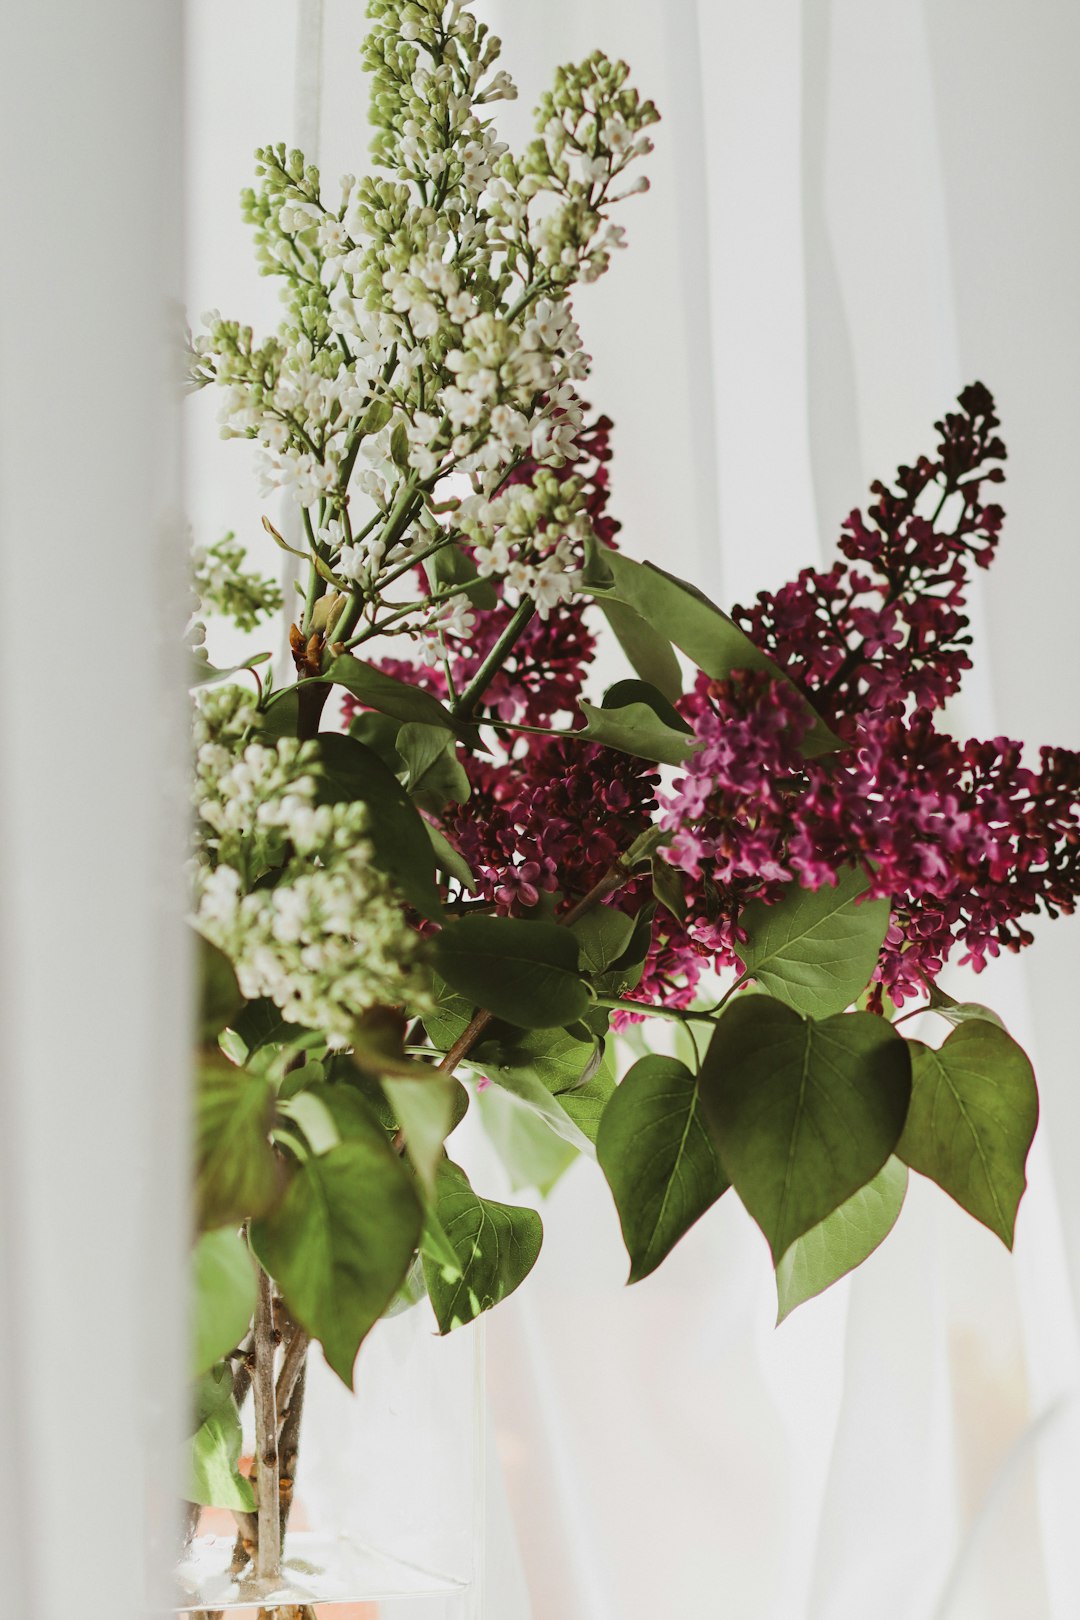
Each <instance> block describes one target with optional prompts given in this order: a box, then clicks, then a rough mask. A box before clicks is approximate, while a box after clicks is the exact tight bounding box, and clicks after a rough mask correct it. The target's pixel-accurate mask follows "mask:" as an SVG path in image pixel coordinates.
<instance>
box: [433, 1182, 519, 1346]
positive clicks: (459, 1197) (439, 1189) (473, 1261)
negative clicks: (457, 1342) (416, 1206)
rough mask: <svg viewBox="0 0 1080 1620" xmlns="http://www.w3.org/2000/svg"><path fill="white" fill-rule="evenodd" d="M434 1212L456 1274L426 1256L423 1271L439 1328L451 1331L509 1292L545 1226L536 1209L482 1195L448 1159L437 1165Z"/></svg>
mask: <svg viewBox="0 0 1080 1620" xmlns="http://www.w3.org/2000/svg"><path fill="white" fill-rule="evenodd" d="M435 1213H436V1215H437V1216H438V1219H439V1223H440V1225H441V1226H442V1229H443V1231H444V1232H445V1233H446V1235H447V1237H448V1238H449V1239H450V1242H451V1244H452V1246H453V1249H454V1253H455V1254H456V1255H457V1257H458V1263H459V1266H460V1275H458V1276H450V1275H447V1274H445V1273H444V1271H443V1270H442V1268H441V1267H440V1266H439V1265H438V1264H437V1263H435V1262H432V1261H431V1260H430V1259H429V1258H428V1256H427V1255H425V1256H424V1276H425V1277H426V1279H427V1285H428V1294H429V1295H430V1297H431V1303H432V1305H433V1307H434V1309H435V1317H436V1320H437V1322H438V1324H439V1332H440V1333H450V1332H451V1331H452V1330H453V1329H454V1328H456V1327H461V1326H463V1325H464V1323H466V1322H471V1321H472V1320H473V1319H474V1317H477V1316H479V1315H480V1313H481V1311H488V1310H490V1309H491V1307H492V1306H493V1305H497V1304H498V1303H499V1301H500V1300H503V1299H505V1298H506V1296H507V1295H508V1294H512V1293H513V1291H514V1289H515V1288H517V1286H518V1284H519V1283H521V1282H523V1281H524V1279H525V1278H526V1277H527V1276H528V1274H529V1272H530V1271H531V1270H532V1268H533V1266H534V1265H535V1264H536V1257H537V1255H538V1254H539V1253H540V1245H541V1243H542V1242H543V1236H544V1231H543V1226H542V1225H541V1221H540V1217H539V1215H538V1214H537V1213H536V1211H535V1210H534V1209H521V1208H519V1207H518V1206H517V1205H516V1204H497V1203H494V1202H493V1201H492V1200H491V1199H489V1198H480V1197H479V1196H478V1195H477V1194H476V1193H475V1192H473V1189H472V1187H471V1186H470V1185H469V1179H468V1177H467V1176H466V1174H465V1172H464V1170H462V1169H460V1168H459V1167H458V1166H457V1165H456V1164H453V1163H452V1162H451V1161H450V1160H449V1159H448V1160H446V1161H445V1162H444V1163H443V1165H442V1166H441V1167H440V1169H439V1175H438V1180H437V1183H436V1200H435Z"/></svg>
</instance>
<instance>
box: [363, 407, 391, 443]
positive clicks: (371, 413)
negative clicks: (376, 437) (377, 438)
mask: <svg viewBox="0 0 1080 1620" xmlns="http://www.w3.org/2000/svg"><path fill="white" fill-rule="evenodd" d="M393 414H394V407H393V406H392V405H391V403H390V401H389V400H388V399H373V400H372V402H371V404H370V405H369V406H368V408H367V410H366V411H365V412H364V414H363V416H362V417H361V418H360V423H359V427H360V436H361V438H365V439H366V438H367V437H368V435H369V434H371V433H381V432H382V430H383V428H384V427H385V426H386V424H387V422H389V420H390V418H391V417H392V416H393Z"/></svg>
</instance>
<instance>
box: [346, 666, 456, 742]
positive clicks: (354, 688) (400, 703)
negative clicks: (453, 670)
mask: <svg viewBox="0 0 1080 1620" xmlns="http://www.w3.org/2000/svg"><path fill="white" fill-rule="evenodd" d="M322 679H323V680H328V681H333V682H334V684H335V685H337V686H344V687H345V689H346V690H347V691H349V692H351V693H352V695H353V697H355V698H359V700H360V702H361V703H363V704H364V705H365V706H366V707H367V708H369V709H378V711H379V712H380V714H389V715H391V716H392V717H393V718H394V719H395V720H405V721H408V720H417V721H419V722H420V723H421V724H422V725H428V726H442V727H443V729H444V730H446V731H457V730H459V729H460V728H459V727H458V725H457V722H456V721H455V720H454V718H453V716H452V715H451V713H450V711H449V709H446V708H444V707H443V705H442V704H441V703H440V702H439V700H438V698H437V697H432V695H431V693H430V692H425V691H424V690H423V689H422V688H421V687H419V686H410V685H409V684H408V682H407V681H399V680H397V679H395V677H394V676H393V675H384V674H383V672H382V670H381V669H376V668H375V667H374V665H373V664H365V663H364V661H363V659H362V658H354V657H353V655H352V654H351V653H343V654H342V656H341V657H340V658H335V660H334V662H333V663H332V664H331V665H330V668H329V669H328V670H327V671H326V674H325V675H324V676H323V677H322Z"/></svg>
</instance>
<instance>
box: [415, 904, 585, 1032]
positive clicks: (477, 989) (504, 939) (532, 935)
mask: <svg viewBox="0 0 1080 1620" xmlns="http://www.w3.org/2000/svg"><path fill="white" fill-rule="evenodd" d="M434 960H435V965H436V967H437V968H438V971H439V973H440V974H441V976H442V977H443V978H444V979H445V980H446V982H447V984H449V985H450V986H451V988H452V989H455V990H457V991H458V992H459V993H460V994H461V995H463V996H467V997H469V998H471V999H472V1001H473V1003H474V1005H475V1006H478V1007H486V1008H487V1010H488V1011H489V1012H491V1013H494V1015H495V1017H496V1018H505V1019H507V1020H508V1022H510V1023H511V1024H518V1025H520V1026H521V1028H523V1029H549V1028H554V1026H555V1025H556V1024H571V1023H573V1022H574V1021H575V1020H576V1019H578V1018H581V1017H582V1016H583V1015H584V1013H585V1012H586V1010H587V1009H588V1006H589V998H588V995H587V994H586V991H585V986H584V985H583V984H582V982H581V980H580V978H579V977H578V974H577V962H578V947H577V941H576V939H575V938H574V936H573V934H572V933H571V932H570V930H569V929H568V928H560V927H559V926H558V924H557V923H549V922H527V921H525V920H524V919H523V918H520V917H460V918H458V919H457V920H456V921H454V922H450V923H447V924H446V926H445V927H444V928H443V929H442V931H441V932H440V933H439V934H438V936H437V937H436V939H435V944H434Z"/></svg>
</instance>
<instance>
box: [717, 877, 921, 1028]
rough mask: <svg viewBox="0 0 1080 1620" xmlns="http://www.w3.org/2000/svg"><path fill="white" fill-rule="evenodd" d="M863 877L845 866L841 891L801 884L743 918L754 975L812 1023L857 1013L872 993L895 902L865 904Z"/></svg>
mask: <svg viewBox="0 0 1080 1620" xmlns="http://www.w3.org/2000/svg"><path fill="white" fill-rule="evenodd" d="M868 887H869V885H868V883H867V881H866V878H865V876H864V874H863V873H862V872H857V871H855V870H854V869H853V868H850V867H847V868H845V869H844V870H843V871H842V872H841V873H840V875H839V878H838V880H837V884H836V887H835V888H834V889H830V888H821V889H801V888H797V887H796V886H795V885H794V884H792V885H790V887H789V888H788V889H786V890H785V892H784V896H783V899H781V900H779V901H777V903H776V905H774V906H766V905H764V904H763V903H762V902H761V901H760V900H752V901H751V902H750V904H749V905H748V906H747V907H746V909H745V911H744V912H743V914H742V916H741V918H740V919H739V920H740V923H741V926H742V927H743V928H744V929H745V930H746V933H747V942H746V944H745V945H743V946H740V947H739V955H740V956H741V957H742V959H743V963H744V965H745V968H746V971H747V973H748V974H749V976H750V977H751V978H753V979H756V980H757V982H758V984H760V985H762V986H763V987H764V988H765V989H766V990H767V991H768V992H769V994H770V995H771V996H775V997H776V999H777V1001H782V1002H784V1004H785V1005H786V1006H788V1007H793V1008H794V1009H795V1011H796V1012H799V1013H805V1014H806V1015H807V1016H808V1017H811V1018H828V1017H829V1016H830V1015H831V1014H833V1013H839V1012H843V1011H844V1009H845V1008H846V1007H850V1006H851V1003H852V1002H853V1001H854V1000H855V998H856V996H857V995H858V994H859V992H860V991H861V990H863V989H865V987H866V985H867V983H868V982H869V979H870V975H871V974H872V973H873V971H874V968H875V966H876V964H877V959H878V955H879V953H880V951H881V947H882V944H883V943H884V940H885V932H886V930H887V928H888V926H889V916H890V911H891V907H890V905H889V902H888V900H863V899H861V898H860V897H861V896H862V895H864V894H865V893H866V890H867V888H868Z"/></svg>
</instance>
